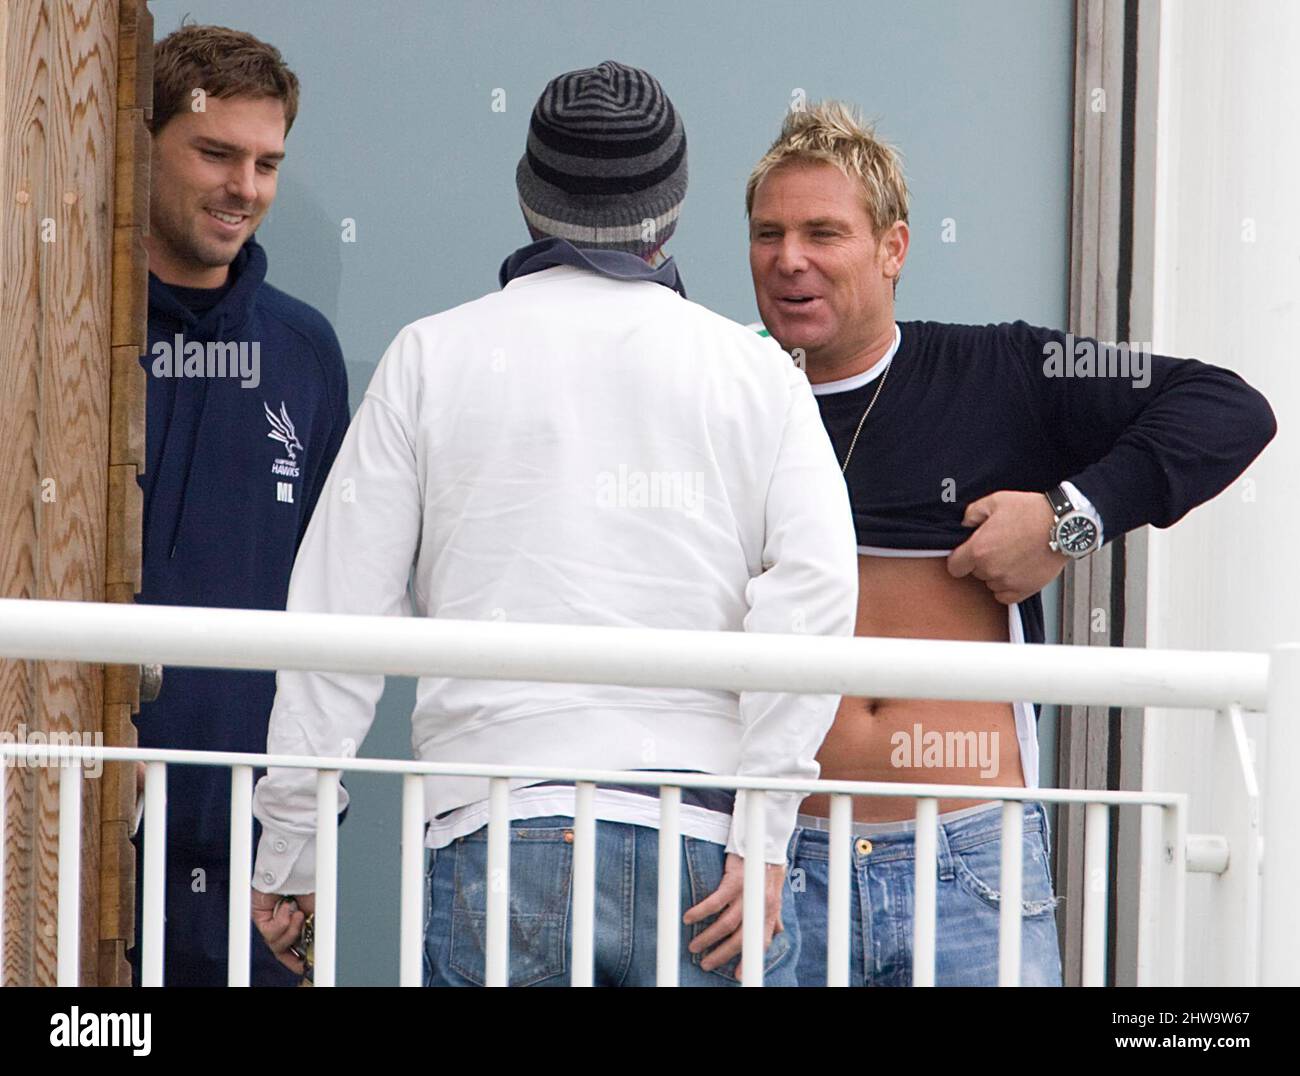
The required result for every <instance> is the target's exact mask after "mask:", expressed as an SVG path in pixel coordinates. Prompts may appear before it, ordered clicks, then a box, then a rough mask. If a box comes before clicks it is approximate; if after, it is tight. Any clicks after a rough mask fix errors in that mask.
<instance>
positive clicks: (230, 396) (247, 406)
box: [132, 26, 349, 986]
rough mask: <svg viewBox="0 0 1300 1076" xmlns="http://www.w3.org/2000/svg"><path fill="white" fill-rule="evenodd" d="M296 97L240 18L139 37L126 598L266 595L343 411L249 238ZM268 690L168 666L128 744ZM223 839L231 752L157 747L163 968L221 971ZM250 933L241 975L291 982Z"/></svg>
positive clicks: (189, 981)
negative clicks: (141, 240) (142, 274)
mask: <svg viewBox="0 0 1300 1076" xmlns="http://www.w3.org/2000/svg"><path fill="white" fill-rule="evenodd" d="M297 108H298V80H297V78H296V77H295V76H294V74H293V72H292V71H290V70H289V69H288V67H287V66H285V64H284V62H283V60H282V59H281V57H280V53H279V52H278V51H277V50H276V49H275V48H273V47H271V46H270V45H267V44H265V43H264V42H261V41H259V40H258V39H257V38H255V37H252V36H251V35H249V34H245V33H240V32H238V31H234V30H228V29H225V28H223V27H217V26H187V27H184V28H182V29H181V30H178V31H177V32H175V33H173V34H171V35H170V36H168V37H166V38H164V39H163V40H162V41H160V42H158V44H157V45H156V46H155V52H154V109H153V120H152V127H151V132H152V135H153V174H152V191H151V203H150V235H149V237H148V238H147V240H146V246H147V249H148V252H149V269H150V273H149V348H148V352H147V353H146V354H145V355H143V356H141V363H142V364H143V365H144V366H145V368H146V371H147V373H148V403H147V467H146V470H145V473H144V475H143V476H142V479H141V485H142V487H143V490H144V577H143V578H144V581H143V586H142V588H141V591H140V595H139V601H140V602H141V603H142V604H152V605H198V606H224V607H228V608H238V609H283V608H284V605H285V598H286V595H287V591H288V585H289V573H290V570H291V568H292V567H293V560H294V554H295V552H296V551H297V548H298V543H299V541H300V540H301V538H302V535H303V533H304V531H305V530H306V528H307V522H308V519H309V518H310V516H311V512H312V508H313V506H314V505H315V502H316V499H317V497H318V495H319V493H320V489H321V486H322V484H323V483H324V480H325V476H326V475H327V474H328V473H329V469H330V464H331V463H332V462H333V460H334V456H335V454H336V453H337V451H338V447H339V444H340V442H341V441H342V439H343V434H344V431H345V430H346V428H347V424H348V417H349V416H348V392H347V374H346V371H345V368H344V365H343V355H342V352H341V351H340V348H339V343H338V339H337V338H336V337H335V335H334V331H333V329H332V328H331V327H330V324H329V322H328V321H326V319H325V318H324V317H323V316H322V315H321V314H320V313H319V312H317V311H316V310H314V309H312V308H311V307H310V306H307V305H306V304H305V303H302V302H299V301H298V300H297V299H294V298H292V297H290V296H288V295H286V294H285V293H284V292H282V291H279V290H277V289H276V288H273V287H271V286H270V285H269V284H267V283H266V282H265V277H266V268H267V261H266V253H265V252H264V251H263V249H262V247H261V246H260V245H259V244H258V243H257V241H256V240H255V239H254V238H253V233H254V232H255V231H256V230H257V226H258V224H260V223H261V220H262V218H263V217H264V216H265V215H266V212H267V210H268V209H269V208H270V206H271V202H272V201H273V200H274V198H275V192H276V179H277V170H278V167H279V164H280V161H281V160H282V159H283V157H284V141H285V136H286V135H287V134H288V132H289V129H290V127H292V125H293V121H294V117H295V115H296V113H297ZM274 695H275V674H274V673H271V672H236V671H228V670H219V669H187V668H168V669H167V670H166V671H165V675H164V677H163V683H162V690H161V692H160V694H159V696H158V698H157V700H156V701H155V702H152V703H147V704H143V705H142V706H141V708H140V714H139V717H138V719H137V723H138V725H139V734H140V744H141V745H142V746H145V747H174V748H190V749H199V750H210V751H255V752H261V751H264V750H265V749H266V728H267V720H268V717H269V714H270V710H271V703H272V700H273V698H274ZM137 840H140V838H139V837H137ZM229 840H230V771H229V770H228V769H226V768H224V767H220V768H217V767H196V766H171V767H169V768H168V779H167V855H166V862H167V884H166V910H167V921H166V933H165V946H164V953H165V968H164V983H165V984H167V985H195V986H198V985H224V984H225V982H226V977H227V962H226V950H227V908H228V897H229V883H230V879H229V866H228V856H229ZM137 847H139V845H137ZM239 884H241V885H247V884H248V883H247V879H246V878H245V879H240V883H239ZM142 895H143V886H140V885H137V887H136V948H135V950H134V951H133V953H132V966H133V970H134V974H135V981H136V982H137V983H139V982H140V939H141V936H142V935H141V930H142V914H141V904H142ZM254 915H255V916H260V917H261V918H262V920H263V924H264V929H270V930H272V931H273V932H278V933H280V934H284V935H292V936H294V937H296V936H297V933H298V930H299V928H300V927H301V925H302V919H303V916H302V913H301V912H299V911H297V910H296V909H295V908H294V907H293V906H292V905H290V904H285V905H283V906H281V907H280V908H279V909H278V910H276V911H275V912H272V911H271V910H270V909H254ZM250 936H251V939H252V981H253V984H254V985H285V986H291V985H296V983H297V981H298V976H296V975H294V974H293V973H292V972H290V971H289V969H288V968H287V967H285V966H284V965H283V964H282V963H280V962H279V961H277V960H276V959H275V957H274V956H273V955H272V954H271V951H270V949H268V948H267V946H266V943H265V942H264V941H263V936H262V934H261V933H260V932H259V931H257V930H251V929H250ZM275 936H278V935H275Z"/></svg>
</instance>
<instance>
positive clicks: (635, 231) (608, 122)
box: [515, 60, 686, 257]
mask: <svg viewBox="0 0 1300 1076" xmlns="http://www.w3.org/2000/svg"><path fill="white" fill-rule="evenodd" d="M515 183H516V185H517V186H518V188H519V205H520V208H521V209H523V212H524V219H525V221H527V223H528V230H529V231H530V232H531V233H532V236H533V238H534V239H541V238H547V237H556V238H560V239H567V240H569V242H571V243H573V244H574V245H575V246H580V247H590V248H595V249H598V250H622V251H627V252H628V253H630V254H637V255H640V256H641V257H647V256H649V255H650V254H653V253H654V252H655V251H656V250H658V249H659V248H660V247H661V246H663V245H664V243H665V242H667V240H668V237H669V236H670V235H672V234H673V229H674V228H676V227H677V214H678V213H679V212H680V210H681V205H682V199H684V198H685V197H686V132H685V130H683V128H682V121H681V117H680V116H678V114H677V110H676V109H675V108H673V103H672V102H671V101H670V100H668V95H667V94H666V93H664V91H663V87H662V86H660V85H659V83H658V82H657V81H656V80H655V79H654V77H653V76H652V75H650V74H649V73H648V72H645V71H641V70H639V69H638V68H635V67H627V66H625V65H623V64H620V63H615V62H614V61H613V60H606V61H605V62H604V63H603V64H600V65H598V66H597V67H589V68H587V69H586V70H583V71H570V72H568V73H567V74H564V75H560V76H559V77H558V78H554V79H552V80H551V81H550V82H549V83H547V86H546V89H544V90H543V91H542V96H541V97H540V98H539V99H538V101H537V107H536V108H534V109H533V117H532V121H531V122H530V123H529V125H528V148H527V150H526V151H525V152H524V155H523V157H521V158H520V160H519V168H518V169H517V170H516V172H515Z"/></svg>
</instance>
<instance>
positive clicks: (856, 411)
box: [817, 321, 1277, 642]
mask: <svg viewBox="0 0 1300 1076" xmlns="http://www.w3.org/2000/svg"><path fill="white" fill-rule="evenodd" d="M899 328H900V330H901V334H902V340H901V343H900V345H899V349H898V352H897V354H895V356H894V358H893V360H892V365H891V368H890V370H889V379H888V381H887V383H886V384H885V386H884V388H883V390H882V391H881V394H880V398H879V399H878V400H877V401H876V405H875V407H874V408H873V409H872V411H871V415H870V417H869V418H868V419H867V421H866V423H865V424H864V425H863V427H862V433H861V435H860V436H859V438H858V443H857V447H856V448H855V449H854V450H853V456H852V459H851V460H850V464H849V468H848V472H847V474H846V476H845V477H846V480H847V482H848V486H849V496H850V501H851V503H852V506H853V521H854V526H855V528H856V530H857V537H858V544H859V545H862V546H882V547H891V548H896V549H918V550H919V549H951V548H954V547H956V546H957V545H960V544H961V543H962V542H964V541H965V540H966V539H967V538H969V537H970V535H971V533H972V530H971V528H968V527H963V526H962V523H961V521H962V516H963V514H964V513H965V510H966V506H967V505H968V504H970V502H971V501H974V500H978V499H979V498H980V497H984V496H986V495H987V494H990V493H994V492H996V491H998V490H1033V491H1044V490H1048V489H1050V488H1052V487H1053V486H1055V485H1057V484H1059V483H1060V482H1062V481H1065V480H1068V481H1071V482H1073V483H1074V484H1075V485H1076V486H1077V487H1078V488H1079V490H1080V492H1081V493H1083V495H1084V496H1086V497H1087V498H1088V499H1089V500H1090V501H1091V502H1092V503H1093V506H1094V507H1095V508H1096V509H1097V511H1098V513H1099V514H1100V516H1101V519H1102V523H1103V525H1104V530H1105V537H1106V539H1107V540H1109V539H1111V538H1115V537H1117V536H1119V535H1121V534H1124V533H1125V532H1127V531H1130V530H1133V529H1134V528H1135V527H1140V526H1142V525H1143V524H1148V523H1149V524H1151V525H1153V526H1157V527H1168V526H1170V525H1171V524H1173V523H1176V522H1177V521H1178V520H1179V519H1181V518H1182V517H1183V516H1184V515H1186V514H1187V513H1188V512H1189V511H1191V509H1193V508H1195V507H1196V506H1197V505H1198V504H1201V503H1203V502H1204V501H1207V500H1209V499H1210V498H1211V497H1214V496H1215V495H1216V494H1218V493H1220V492H1221V491H1222V490H1223V489H1225V488H1226V487H1227V486H1228V485H1229V484H1230V483H1231V482H1232V481H1233V480H1234V479H1236V478H1237V477H1238V476H1239V475H1240V474H1241V473H1242V472H1243V471H1244V470H1245V469H1246V467H1247V466H1248V465H1249V464H1250V462H1251V461H1252V460H1253V459H1254V458H1255V457H1256V456H1257V455H1259V453H1260V452H1261V451H1262V450H1263V448H1264V446H1265V445H1267V444H1268V442H1269V441H1270V440H1271V439H1272V437H1273V435H1274V433H1276V431H1277V423H1276V421H1275V419H1274V417H1273V411H1272V409H1271V408H1270V407H1269V405H1268V402H1267V401H1266V400H1265V399H1264V397H1263V396H1262V395H1261V394H1260V393H1259V392H1257V391H1256V390H1255V389H1253V388H1251V387H1250V386H1249V385H1248V384H1246V382H1245V381H1243V380H1242V379H1241V378H1240V377H1238V376H1237V375H1236V374H1234V373H1232V372H1231V371H1230V370H1224V369H1220V368H1219V367H1216V366H1210V365H1208V364H1206V363H1203V362H1198V361H1197V360H1195V359H1175V358H1169V357H1167V356H1163V355H1149V354H1148V355H1145V356H1144V357H1143V358H1142V359H1141V360H1137V361H1136V362H1135V360H1134V359H1133V358H1132V357H1131V356H1129V357H1127V358H1126V357H1125V356H1124V355H1122V354H1121V353H1119V352H1117V351H1116V350H1115V349H1114V348H1110V347H1105V346H1102V345H1099V344H1097V342H1096V341H1095V340H1086V339H1084V338H1078V339H1076V338H1074V337H1070V336H1067V334H1065V333H1063V332H1059V331H1057V330H1054V329H1042V328H1036V327H1034V326H1031V325H1027V324H1025V323H1024V322H1022V321H1018V322H1015V323H1014V324H1004V325H947V324H940V323H937V322H928V321H913V322H901V323H900V324H899ZM1090 351H1091V354H1092V361H1091V365H1089V364H1088V362H1087V359H1088V355H1089V353H1090ZM1143 367H1145V369H1143ZM1098 369H1102V370H1105V371H1106V372H1107V376H1096V375H1095V371H1096V370H1098ZM1089 370H1091V371H1092V372H1093V373H1092V375H1091V376H1090V375H1089V372H1088V371H1089ZM1112 371H1113V372H1114V376H1110V374H1111V372H1112ZM1125 372H1126V373H1127V376H1122V374H1123V373H1125ZM1067 374H1072V375H1073V376H1066V375H1067ZM876 388H877V385H876V383H875V382H874V381H873V382H870V383H868V384H865V385H863V386H861V387H859V388H855V389H850V390H848V391H844V392H835V393H829V394H825V395H819V396H818V397H817V402H818V405H819V406H820V408H821V413H822V421H823V422H824V424H825V426H826V429H827V432H828V433H829V434H830V437H831V442H832V444H833V445H834V446H835V450H836V454H837V457H838V458H839V459H841V460H842V459H844V456H845V453H846V452H847V451H848V447H849V443H850V441H851V440H852V438H853V432H854V430H855V429H856V428H857V425H858V421H859V420H860V419H861V417H862V412H863V409H864V408H865V407H866V405H867V403H868V401H869V400H870V399H871V396H872V394H873V393H874V392H875V391H876ZM1043 540H1044V541H1046V540H1047V536H1046V535H1044V537H1043ZM1020 608H1021V616H1022V619H1023V622H1024V627H1025V638H1026V641H1027V642H1042V641H1043V639H1044V635H1045V633H1044V625H1043V611H1042V603H1041V601H1040V599H1039V597H1038V595H1034V596H1033V597H1032V598H1030V599H1029V600H1027V601H1025V602H1022V603H1021V606H1020Z"/></svg>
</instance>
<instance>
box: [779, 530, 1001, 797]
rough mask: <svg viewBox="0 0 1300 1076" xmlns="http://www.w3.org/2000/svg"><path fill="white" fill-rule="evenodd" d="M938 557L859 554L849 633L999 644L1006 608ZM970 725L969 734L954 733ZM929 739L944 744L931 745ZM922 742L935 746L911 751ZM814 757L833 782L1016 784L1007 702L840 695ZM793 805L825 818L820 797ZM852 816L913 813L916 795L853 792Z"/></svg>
mask: <svg viewBox="0 0 1300 1076" xmlns="http://www.w3.org/2000/svg"><path fill="white" fill-rule="evenodd" d="M947 564H948V561H947V558H946V557H877V556H859V557H858V622H857V630H856V634H857V635H874V636H888V637H891V638H911V639H959V640H968V641H975V642H1002V643H1005V642H1006V641H1007V639H1008V628H1007V623H1008V617H1007V607H1006V606H1005V605H1003V604H1001V603H1000V602H999V601H997V599H995V598H994V597H993V594H992V592H991V591H990V590H989V589H988V587H987V586H985V585H984V583H982V582H981V581H980V580H978V579H976V578H975V577H974V576H973V575H970V576H966V577H964V578H962V579H954V578H953V577H952V576H951V575H949V574H948V567H947ZM971 732H974V733H975V734H976V736H975V737H970V736H969V735H963V736H958V735H956V734H967V733H971ZM935 733H937V734H938V736H937V737H936V736H934V735H933V734H935ZM950 734H952V735H950ZM981 734H982V735H981ZM973 743H979V744H980V747H981V749H982V751H983V756H982V758H981V757H980V756H979V754H978V753H977V752H976V751H973V750H969V748H970V747H971V745H972V744H973ZM939 744H943V745H946V749H944V750H939V749H937V745H939ZM923 745H924V746H925V747H928V748H935V749H933V750H918V749H917V748H919V747H922V746H923ZM958 745H960V746H958ZM953 748H956V750H953ZM817 760H818V762H820V763H821V776H822V777H823V778H824V779H826V780H835V781H891V782H900V781H902V782H917V783H921V784H943V785H980V784H984V785H998V786H1008V785H1011V786H1016V787H1024V783H1025V781H1024V775H1023V773H1022V771H1021V766H1020V744H1019V741H1018V740H1017V739H1016V719H1015V712H1014V709H1013V708H1012V706H1011V704H1010V703H1001V702H951V701H947V700H942V699H884V698H850V697H848V696H846V697H845V698H844V699H843V700H842V701H841V703H840V708H839V711H838V712H837V713H836V715H835V724H834V725H833V726H832V727H831V730H830V732H829V733H828V734H827V736H826V739H825V741H824V742H823V743H822V748H821V751H820V752H818V755H817ZM954 763H956V764H954ZM984 802H987V800H986V799H985V798H983V797H980V796H979V795H978V793H976V794H975V795H973V796H972V797H971V798H970V799H951V800H947V799H945V800H940V801H939V810H940V812H943V811H956V810H960V809H962V808H964V807H973V806H975V805H976V804H979V803H984ZM801 810H802V811H803V813H805V814H812V815H819V816H821V817H823V818H825V817H827V816H828V815H829V814H830V804H829V800H828V798H827V797H826V796H809V797H808V798H807V799H806V800H804V803H803V806H802V808H801ZM853 817H854V819H855V820H857V821H859V822H894V821H898V820H900V819H904V818H914V817H916V801H915V800H914V799H902V798H883V797H862V796H858V797H855V798H854V800H853Z"/></svg>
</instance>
